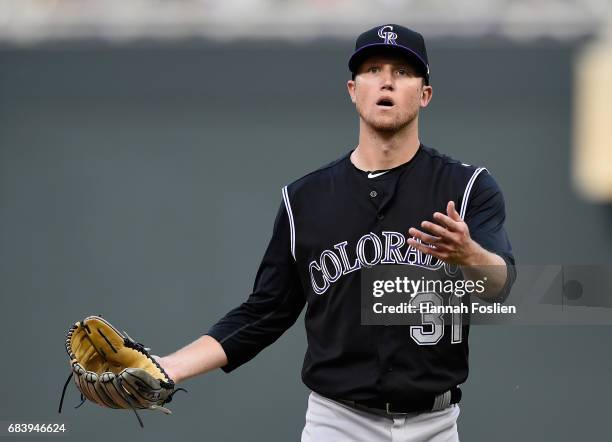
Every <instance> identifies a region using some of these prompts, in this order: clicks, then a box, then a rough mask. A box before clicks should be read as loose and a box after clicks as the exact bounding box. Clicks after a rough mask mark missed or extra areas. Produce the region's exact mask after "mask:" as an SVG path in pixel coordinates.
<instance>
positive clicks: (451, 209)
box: [446, 201, 463, 222]
mask: <svg viewBox="0 0 612 442" xmlns="http://www.w3.org/2000/svg"><path fill="white" fill-rule="evenodd" d="M446 213H447V214H448V216H450V217H451V218H452V219H453V220H454V221H457V222H462V221H463V220H462V219H461V216H460V215H459V212H457V209H455V202H454V201H449V202H448V204H447V205H446Z"/></svg>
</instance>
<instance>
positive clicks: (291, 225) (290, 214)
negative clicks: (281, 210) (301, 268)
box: [283, 186, 295, 260]
mask: <svg viewBox="0 0 612 442" xmlns="http://www.w3.org/2000/svg"><path fill="white" fill-rule="evenodd" d="M283 200H284V201H285V209H287V216H288V218H289V230H290V231H291V255H293V259H294V260H295V223H294V222H293V212H292V211H291V203H290V202H289V193H288V191H287V186H285V187H283Z"/></svg>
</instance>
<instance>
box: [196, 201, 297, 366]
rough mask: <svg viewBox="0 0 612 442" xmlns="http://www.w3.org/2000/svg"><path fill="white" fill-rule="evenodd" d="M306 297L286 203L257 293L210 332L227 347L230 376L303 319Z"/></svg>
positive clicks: (261, 269)
mask: <svg viewBox="0 0 612 442" xmlns="http://www.w3.org/2000/svg"><path fill="white" fill-rule="evenodd" d="M304 305H305V297H304V293H303V290H302V286H301V282H300V279H299V277H298V273H297V267H296V263H295V260H294V259H293V256H292V254H291V235H290V227H289V217H288V214H287V210H286V209H285V206H284V204H281V207H280V209H279V211H278V214H277V216H276V220H275V222H274V230H273V233H272V238H271V239H270V242H269V244H268V247H267V249H266V252H265V254H264V257H263V259H262V261H261V264H260V266H259V269H258V271H257V275H256V277H255V283H254V286H253V292H252V293H251V295H250V296H249V297H248V299H247V300H246V301H245V302H243V303H242V304H241V305H240V306H238V307H236V308H234V309H233V310H231V311H230V312H229V313H227V314H226V315H225V316H224V317H223V318H221V319H220V320H219V321H218V322H217V323H216V324H215V325H213V326H212V327H211V328H210V330H209V331H208V333H207V335H209V336H212V337H213V338H215V339H216V340H217V341H218V342H219V343H220V344H221V346H222V347H223V350H224V351H225V354H226V356H227V359H228V363H227V365H225V366H223V367H222V370H223V371H225V372H226V373H229V372H231V371H232V370H234V369H236V368H238V367H239V366H240V365H242V364H244V363H246V362H248V361H250V360H251V359H253V358H254V357H255V356H256V355H257V354H258V353H259V352H260V351H262V350H263V349H264V348H265V347H267V346H268V345H270V344H272V343H273V342H275V341H276V340H277V339H278V338H279V337H280V336H281V335H282V334H283V333H284V332H285V331H286V330H287V329H288V328H289V327H291V326H292V325H293V324H294V323H295V321H296V320H297V318H298V317H299V315H300V313H301V311H302V309H303V308H304Z"/></svg>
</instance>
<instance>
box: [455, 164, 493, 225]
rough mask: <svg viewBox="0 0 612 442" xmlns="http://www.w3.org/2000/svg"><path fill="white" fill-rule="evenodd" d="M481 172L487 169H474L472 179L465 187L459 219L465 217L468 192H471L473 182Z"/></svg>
mask: <svg viewBox="0 0 612 442" xmlns="http://www.w3.org/2000/svg"><path fill="white" fill-rule="evenodd" d="M483 170H487V168H486V167H479V168H478V169H476V170H475V171H474V173H473V174H472V177H471V178H470V180H469V181H468V183H467V186H465V192H463V200H462V201H461V211H460V212H459V216H460V217H461V219H463V218H464V217H465V211H466V210H467V203H468V199H469V197H470V192H471V191H472V186H473V185H474V181H476V178H478V175H480V172H482V171H483ZM487 172H488V170H487Z"/></svg>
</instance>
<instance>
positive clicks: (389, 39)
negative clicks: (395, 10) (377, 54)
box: [378, 25, 397, 45]
mask: <svg viewBox="0 0 612 442" xmlns="http://www.w3.org/2000/svg"><path fill="white" fill-rule="evenodd" d="M385 29H389V31H388V32H384V31H385ZM378 36H379V37H380V38H382V39H383V40H385V44H387V45H396V44H397V43H396V42H395V40H396V39H397V34H396V33H395V32H393V26H391V25H387V26H383V27H382V28H380V29H379V30H378Z"/></svg>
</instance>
